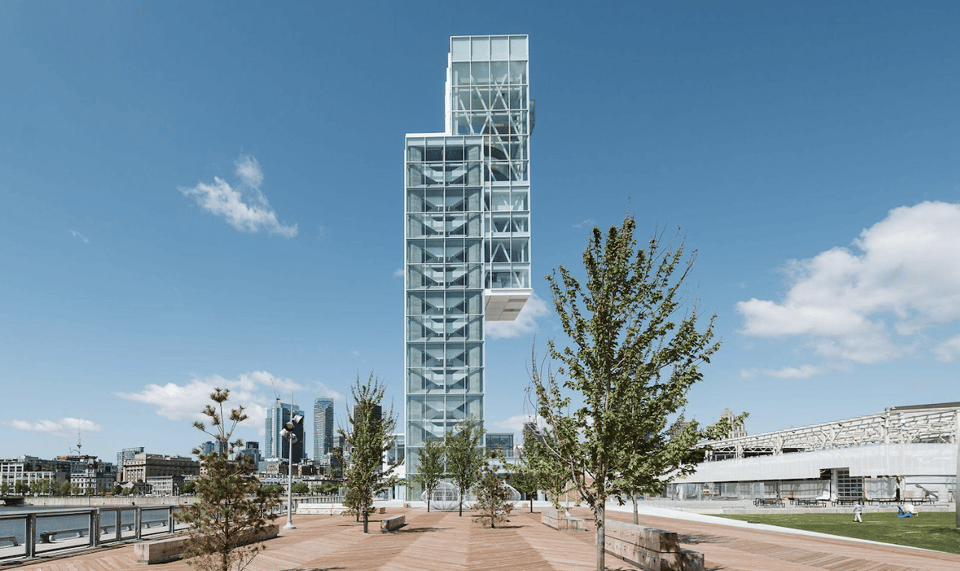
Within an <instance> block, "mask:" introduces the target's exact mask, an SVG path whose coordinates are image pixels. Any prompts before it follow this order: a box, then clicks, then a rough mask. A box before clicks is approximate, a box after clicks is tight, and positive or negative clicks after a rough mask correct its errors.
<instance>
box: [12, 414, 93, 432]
mask: <svg viewBox="0 0 960 571" xmlns="http://www.w3.org/2000/svg"><path fill="white" fill-rule="evenodd" d="M0 424H2V425H4V426H9V427H11V428H15V429H17V430H25V431H28V432H43V433H46V434H50V435H53V436H67V437H76V436H77V434H78V432H79V433H80V434H83V433H85V432H100V425H99V424H97V423H96V422H93V421H92V420H87V419H85V418H70V417H65V418H61V419H60V420H43V419H41V420H17V419H10V420H0Z"/></svg>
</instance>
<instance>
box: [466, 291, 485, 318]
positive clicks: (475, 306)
mask: <svg viewBox="0 0 960 571" xmlns="http://www.w3.org/2000/svg"><path fill="white" fill-rule="evenodd" d="M466 304H467V313H469V314H470V315H480V311H481V310H482V308H483V294H482V293H480V292H475V293H467V296H466Z"/></svg>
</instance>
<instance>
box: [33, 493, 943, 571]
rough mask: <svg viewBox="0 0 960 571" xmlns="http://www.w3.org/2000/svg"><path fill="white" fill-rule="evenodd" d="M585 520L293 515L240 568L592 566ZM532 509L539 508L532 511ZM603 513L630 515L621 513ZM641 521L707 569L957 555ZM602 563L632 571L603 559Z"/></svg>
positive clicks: (927, 565) (78, 561)
mask: <svg viewBox="0 0 960 571" xmlns="http://www.w3.org/2000/svg"><path fill="white" fill-rule="evenodd" d="M571 511H572V512H573V514H574V515H575V516H577V517H581V518H583V519H584V520H585V521H586V523H587V531H579V532H573V531H557V530H555V529H552V528H550V527H547V526H546V525H543V524H542V523H541V521H540V513H534V514H530V513H529V512H528V511H527V510H526V509H521V508H520V507H518V508H517V510H516V511H514V512H513V513H512V514H511V515H510V521H509V522H506V523H504V524H503V527H497V528H496V529H489V528H483V527H481V526H480V525H479V524H476V523H474V522H473V516H474V515H476V513H475V512H466V513H464V515H463V517H458V515H457V513H456V512H438V511H431V512H427V511H426V509H424V508H422V507H414V508H405V507H402V506H399V505H388V506H387V508H386V513H384V514H383V515H380V514H379V513H377V514H376V515H374V516H373V518H372V521H373V522H374V523H373V525H372V526H371V529H374V530H378V529H379V528H380V526H379V525H377V523H378V522H379V521H380V520H381V519H385V518H389V517H393V516H396V515H403V516H405V523H406V525H404V526H403V527H401V528H400V529H398V530H396V531H392V532H380V531H374V532H373V533H369V534H363V533H362V532H361V528H362V524H360V523H357V522H356V521H355V520H354V518H353V517H350V516H341V515H299V514H297V515H295V516H294V518H295V524H296V528H295V529H281V530H280V535H279V536H278V537H277V538H275V539H271V540H268V541H266V542H265V543H264V545H265V546H266V550H265V551H264V552H263V553H261V554H260V555H258V556H257V557H256V558H255V559H254V560H253V562H252V563H251V564H250V565H249V566H248V567H247V571H284V570H289V569H339V570H342V571H366V570H383V571H387V570H391V571H393V570H417V571H459V570H482V569H498V570H503V571H513V570H517V571H519V570H525V571H534V570H536V571H593V570H594V569H595V568H596V559H595V558H596V548H595V545H594V534H593V533H592V530H593V526H592V517H591V515H590V511H589V510H588V509H586V508H573V509H572V510H571ZM537 512H539V510H537ZM607 514H608V516H609V517H610V518H612V519H616V520H620V521H630V520H631V519H632V516H631V514H630V513H628V512H618V511H608V512H607ZM640 518H641V525H645V526H649V527H655V528H659V529H667V530H671V531H674V532H676V533H677V534H678V535H679V536H680V542H681V544H682V545H683V546H684V547H690V548H692V549H694V550H696V551H699V552H701V553H703V554H704V560H705V568H706V569H708V570H720V569H727V570H737V571H769V570H771V569H777V570H784V571H825V570H826V569H858V570H859V569H876V570H880V569H882V570H884V571H910V570H917V569H924V570H926V571H954V570H956V569H958V568H960V555H955V554H949V553H941V552H936V551H928V550H922V549H913V548H908V547H900V546H896V545H887V544H880V543H874V542H867V541H858V540H850V539H845V538H841V537H834V536H826V535H822V534H810V533H805V532H798V531H795V530H787V529H783V528H777V529H770V528H769V527H768V526H758V525H755V524H747V523H746V522H731V521H730V520H720V519H717V518H711V517H709V516H702V515H700V514H690V513H685V512H680V511H678V510H669V509H644V510H642V511H641V514H640ZM606 562H607V569H608V570H611V571H613V570H616V571H636V570H637V567H634V566H632V565H630V564H628V563H625V562H623V561H621V560H619V559H616V558H615V557H613V556H611V555H608V556H607V561H606ZM153 567H154V568H155V569H156V570H159V571H191V570H192V567H190V566H189V565H188V564H187V562H186V561H173V562H169V563H162V564H157V565H154V566H153ZM143 569H144V566H142V565H138V563H137V558H136V555H135V550H134V545H133V544H130V543H127V544H123V545H119V546H113V547H110V548H107V549H99V550H86V551H83V552H76V553H71V554H62V555H59V556H57V557H56V558H51V559H46V558H38V559H36V560H33V561H25V562H23V563H21V564H19V565H18V566H17V570H18V571H21V570H22V571H41V570H42V571H104V570H110V571H143Z"/></svg>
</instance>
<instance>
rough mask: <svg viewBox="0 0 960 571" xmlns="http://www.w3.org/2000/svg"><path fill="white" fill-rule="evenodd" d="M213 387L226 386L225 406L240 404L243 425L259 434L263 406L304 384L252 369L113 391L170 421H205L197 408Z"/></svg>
mask: <svg viewBox="0 0 960 571" xmlns="http://www.w3.org/2000/svg"><path fill="white" fill-rule="evenodd" d="M217 387H220V388H221V389H230V398H229V400H228V401H227V403H226V404H227V406H228V407H230V408H234V407H236V406H238V405H240V406H243V407H244V409H245V411H244V412H245V413H246V414H247V416H248V417H249V418H248V419H247V420H246V421H245V422H244V425H246V426H252V427H254V428H257V429H258V430H259V431H260V432H261V433H262V432H263V423H264V420H265V419H266V417H267V407H268V406H271V405H272V404H273V401H274V398H275V397H276V396H279V397H280V399H281V400H283V401H285V402H289V398H290V397H289V395H291V394H293V393H294V392H299V391H303V390H305V389H304V387H302V386H301V385H299V384H297V383H296V382H294V381H292V380H290V379H283V378H280V377H275V376H273V375H271V374H270V373H268V372H266V371H253V372H251V373H244V374H242V375H240V376H239V377H237V378H236V379H227V378H224V377H221V376H220V375H213V376H211V377H205V378H194V379H192V380H191V381H190V382H188V383H186V384H184V385H178V384H176V383H167V384H165V385H162V386H161V385H154V384H149V385H147V386H145V387H144V388H143V390H141V391H139V392H135V393H122V392H121V393H116V395H117V396H118V397H121V398H125V399H127V400H132V401H135V402H140V403H143V404H147V405H151V406H153V407H155V408H156V414H157V415H159V416H162V417H165V418H167V419H170V420H178V421H179V420H205V417H204V416H203V415H202V414H201V411H202V409H203V407H204V406H205V405H206V404H207V403H208V402H209V399H210V393H212V392H213V390H214V389H215V388H217ZM284 395H286V396H284ZM294 396H295V395H294ZM297 404H299V405H300V407H301V408H304V409H305V408H306V405H303V404H300V403H297Z"/></svg>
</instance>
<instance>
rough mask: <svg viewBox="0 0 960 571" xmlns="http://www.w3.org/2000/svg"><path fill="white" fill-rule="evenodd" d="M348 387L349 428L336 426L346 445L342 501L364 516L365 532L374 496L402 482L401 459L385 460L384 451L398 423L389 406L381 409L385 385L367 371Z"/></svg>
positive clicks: (389, 446)
mask: <svg viewBox="0 0 960 571" xmlns="http://www.w3.org/2000/svg"><path fill="white" fill-rule="evenodd" d="M350 390H351V392H352V394H353V401H354V406H353V410H352V411H351V410H349V409H348V410H347V413H348V419H349V421H350V430H349V431H346V430H344V429H343V428H341V429H339V432H340V434H341V435H342V436H343V437H344V439H345V440H346V442H347V444H348V446H347V448H348V449H349V452H348V453H345V454H344V459H345V463H344V471H343V473H344V486H345V487H346V494H345V495H344V504H345V505H347V506H348V507H350V508H351V509H354V510H356V512H357V514H358V516H359V517H362V518H363V533H368V531H369V516H370V509H371V508H372V507H373V498H374V497H375V496H376V495H377V494H379V493H380V492H383V491H384V490H387V489H390V488H391V487H393V486H395V485H397V484H399V483H401V482H402V480H401V479H400V478H399V477H398V476H396V475H395V474H394V469H395V468H396V467H397V466H399V465H400V464H401V463H402V462H403V460H402V459H401V460H398V461H397V462H395V463H393V464H389V465H387V464H385V463H384V453H385V452H387V451H388V450H390V448H391V447H392V446H393V430H394V429H395V428H396V426H397V418H396V416H394V413H393V408H392V407H391V409H390V411H389V412H387V414H386V415H384V414H382V412H381V411H382V408H381V407H380V401H382V400H383V394H384V392H385V391H386V385H384V384H382V383H381V382H380V379H378V378H376V377H375V376H374V375H373V373H370V377H369V378H368V379H367V381H366V382H361V381H360V377H359V375H358V376H357V381H356V384H355V385H354V386H353V387H351V389H350Z"/></svg>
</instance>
